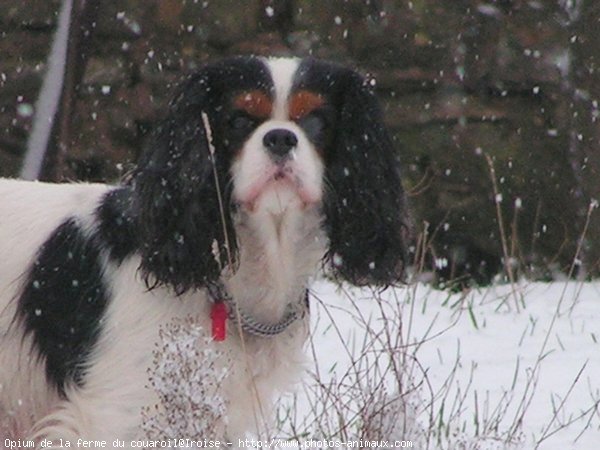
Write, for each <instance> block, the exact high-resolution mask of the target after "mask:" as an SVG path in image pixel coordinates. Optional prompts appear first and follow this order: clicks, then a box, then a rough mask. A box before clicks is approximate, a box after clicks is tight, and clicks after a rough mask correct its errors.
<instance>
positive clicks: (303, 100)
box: [289, 90, 325, 120]
mask: <svg viewBox="0 0 600 450" xmlns="http://www.w3.org/2000/svg"><path fill="white" fill-rule="evenodd" d="M324 103H325V100H324V99H323V97H322V96H321V95H320V94H317V93H315V92H311V91H306V90H304V91H298V92H296V93H294V94H292V96H291V97H290V100H289V113H290V119H292V120H298V119H301V118H302V117H304V116H306V115H308V114H310V113H311V112H313V111H314V110H315V109H318V108H320V107H321V106H323V104H324Z"/></svg>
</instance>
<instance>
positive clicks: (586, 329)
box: [281, 281, 600, 450]
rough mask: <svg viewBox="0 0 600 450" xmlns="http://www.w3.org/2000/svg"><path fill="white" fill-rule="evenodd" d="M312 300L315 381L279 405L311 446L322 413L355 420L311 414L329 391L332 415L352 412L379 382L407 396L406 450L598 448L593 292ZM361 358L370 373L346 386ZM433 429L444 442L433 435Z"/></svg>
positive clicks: (598, 316) (414, 290) (320, 289)
mask: <svg viewBox="0 0 600 450" xmlns="http://www.w3.org/2000/svg"><path fill="white" fill-rule="evenodd" d="M311 293H312V304H311V318H312V322H313V323H312V327H313V332H312V338H311V339H312V341H311V344H310V350H309V353H311V352H312V353H313V354H314V361H316V362H315V363H314V367H312V368H311V369H310V371H311V372H312V373H313V375H312V378H311V377H308V379H307V381H306V383H305V385H304V387H303V388H302V389H301V390H300V392H298V393H297V395H296V396H294V398H286V400H284V409H286V408H287V409H295V414H292V416H294V417H295V423H294V426H295V427H296V432H300V431H302V430H309V431H308V433H309V435H310V434H311V431H310V430H312V431H314V436H315V437H318V434H319V432H318V431H317V430H319V428H317V427H316V425H315V423H317V422H318V423H320V429H321V430H322V429H323V423H324V422H326V421H328V420H330V419H328V418H327V417H325V416H327V414H330V415H332V416H334V415H336V414H338V416H339V412H340V411H341V410H343V411H345V412H348V411H351V410H352V407H351V406H345V407H343V408H342V407H339V408H337V409H338V410H337V411H335V412H331V405H330V409H327V408H322V409H319V408H318V407H317V406H315V405H319V404H321V405H324V406H325V405H326V403H327V400H325V397H326V396H327V393H332V386H335V385H337V388H338V389H339V391H336V392H335V393H336V394H338V395H339V396H338V399H337V400H336V401H337V402H338V403H337V404H338V406H339V404H341V403H343V402H344V401H345V400H342V399H343V398H344V396H346V397H353V398H351V399H350V400H349V403H352V402H354V403H355V405H354V411H358V410H360V408H359V407H358V406H359V405H358V403H360V401H362V399H358V398H356V397H357V392H358V393H359V394H358V396H360V392H363V391H364V390H365V389H367V388H369V387H371V388H372V387H373V386H374V383H375V382H377V381H381V380H373V376H375V377H377V376H379V377H380V378H381V379H383V378H386V380H385V385H386V389H385V392H387V393H389V394H390V395H389V396H388V398H390V399H393V398H394V397H393V395H392V392H393V389H398V385H400V387H401V388H402V389H404V390H401V391H400V394H403V393H405V394H407V395H406V397H401V398H403V399H404V401H405V402H406V403H407V405H408V406H409V407H410V408H409V409H407V411H408V410H410V411H412V410H414V411H413V413H412V414H413V415H414V416H415V417H413V419H415V420H416V423H415V424H412V425H411V427H408V428H403V430H405V431H404V433H405V435H404V436H402V437H401V438H402V439H407V440H408V439H411V440H413V441H414V448H432V449H437V448H453V449H454V448H478V449H492V448H494V449H531V448H539V449H559V448H560V449H578V450H586V449H590V450H591V449H596V448H598V447H597V446H598V442H600V413H599V410H600V409H599V405H600V379H599V378H600V377H599V376H598V374H600V352H599V350H600V348H599V345H600V344H599V343H598V339H599V338H600V308H599V307H598V306H599V305H598V301H599V300H600V282H595V283H579V282H554V283H552V284H544V283H527V282H522V283H519V284H517V285H515V286H514V287H513V286H510V285H502V286H495V287H490V288H485V289H476V290H471V291H469V292H463V293H449V292H447V291H439V290H434V289H433V288H431V287H428V286H426V285H422V284H416V285H410V286H407V287H404V288H396V289H388V290H387V291H384V292H383V293H377V292H373V291H371V290H368V289H352V288H342V289H340V288H337V287H336V286H335V285H333V284H331V283H328V282H324V281H321V282H318V283H316V285H315V286H314V287H313V289H312V290H311ZM517 304H518V307H517V306H516V305H517ZM400 318H402V319H400ZM400 321H401V325H400ZM382 336H387V337H386V338H385V339H382ZM392 344H393V345H392ZM386 346H388V348H387V350H386V349H385V347H386ZM378 347H379V348H380V350H381V351H379V353H378V351H377V349H376V348H378ZM390 348H392V349H393V350H391V351H390V350H389V349H390ZM382 349H383V350H382ZM373 355H377V356H373ZM386 355H387V358H386V357H384V356H386ZM390 355H391V356H390ZM369 357H372V361H376V362H375V364H372V365H369V364H365V365H364V367H369V369H368V370H366V371H362V372H361V375H359V376H358V377H357V379H356V380H355V382H356V383H357V385H356V386H350V385H349V384H348V382H350V378H348V373H352V372H353V371H354V372H356V373H358V370H357V369H356V366H357V365H360V364H361V361H362V362H363V363H364V359H365V358H366V359H368V358H369ZM394 359H397V360H400V361H402V366H401V370H402V371H403V372H404V373H403V374H402V375H401V377H400V378H402V379H401V380H398V376H392V377H390V372H389V370H388V371H387V372H386V370H385V367H387V366H388V365H389V361H390V360H394ZM366 373H369V374H370V375H369V376H370V377H371V379H370V380H368V377H367V376H366V375H365V374H366ZM386 373H387V375H385V374H386ZM374 374H376V375H374ZM377 374H383V375H377ZM316 380H318V381H319V382H318V383H316ZM344 382H346V383H347V384H346V385H344V386H343V384H344ZM317 384H319V385H320V386H321V387H319V386H317ZM350 384H351V383H350ZM358 385H360V386H358ZM357 386H358V387H357ZM394 386H396V387H394ZM409 391H410V392H409ZM395 395H396V397H397V396H398V394H397V393H396V394H395ZM376 397H378V401H379V400H381V395H379V394H377V395H376ZM332 404H333V403H332ZM344 408H345V409H344ZM314 411H320V413H319V414H317V415H318V417H315V416H316V414H315V412H314ZM325 411H327V412H325ZM521 418H522V421H521V420H520V419H521ZM345 419H346V420H348V422H349V423H350V422H351V418H350V417H349V416H346V418H345ZM402 420H404V421H406V417H403V418H402ZM332 421H333V422H335V421H338V422H339V417H336V418H332V420H330V422H332ZM357 423H358V422H357ZM440 423H443V426H442V428H443V429H444V432H442V433H438V434H436V432H437V431H438V430H439V429H440V425H439V424H440ZM521 423H522V425H520V424H521ZM346 425H348V424H346ZM281 426H282V428H283V430H286V429H287V430H288V431H289V424H288V425H286V424H285V423H284V424H282V425H281ZM357 426H358V425H357ZM302 427H304V428H302ZM298 430H300V431H298ZM424 430H430V438H429V440H428V442H426V441H427V440H426V439H425V435H426V434H427V433H426V432H425V431H424ZM345 432H347V430H346V431H345ZM446 432H447V434H446ZM440 435H442V436H443V437H442V438H441V439H440ZM379 439H386V436H379ZM419 439H421V441H420V442H419ZM536 445H539V446H537V447H536Z"/></svg>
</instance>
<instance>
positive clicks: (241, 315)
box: [207, 281, 308, 341]
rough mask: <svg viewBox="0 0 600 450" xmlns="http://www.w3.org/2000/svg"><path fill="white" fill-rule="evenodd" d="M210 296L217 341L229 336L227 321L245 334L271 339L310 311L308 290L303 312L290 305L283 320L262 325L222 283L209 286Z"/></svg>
mask: <svg viewBox="0 0 600 450" xmlns="http://www.w3.org/2000/svg"><path fill="white" fill-rule="evenodd" d="M207 290H208V295H209V298H210V300H211V302H212V308H211V314H210V315H211V322H212V336H213V339H214V340H215V341H224V340H225V338H226V336H227V328H226V324H227V319H229V320H231V321H232V322H233V323H234V324H237V325H238V326H239V327H240V328H241V329H242V331H243V332H244V333H247V334H250V335H253V336H258V337H262V338H271V337H275V336H277V335H279V334H281V333H283V332H284V331H285V330H287V328H288V327H289V326H290V325H291V324H292V323H294V322H295V321H296V320H298V319H301V318H303V317H304V315H305V314H306V311H307V310H308V290H306V293H305V303H306V306H304V305H303V307H302V311H299V308H298V305H296V304H294V303H288V305H287V307H286V313H285V314H284V315H283V318H282V319H281V320H280V321H279V322H276V323H262V322H260V321H258V320H257V319H255V318H254V317H252V316H251V315H250V314H248V313H246V312H245V311H243V310H242V309H241V308H240V307H239V305H237V304H236V303H235V300H234V299H233V297H232V296H231V295H230V294H229V293H228V292H227V290H226V289H225V286H224V285H223V283H222V282H221V281H217V282H215V283H211V284H209V285H208V286H207Z"/></svg>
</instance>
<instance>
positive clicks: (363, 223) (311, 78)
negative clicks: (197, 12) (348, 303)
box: [134, 57, 406, 291]
mask: <svg viewBox="0 0 600 450" xmlns="http://www.w3.org/2000/svg"><path fill="white" fill-rule="evenodd" d="M212 151H214V156H212V155H211V153H212ZM215 172H216V174H217V176H216V177H215ZM215 178H217V179H218V187H217V183H216V182H215ZM218 190H219V191H220V194H221V195H219V192H217V191H218ZM134 192H135V193H136V199H137V205H138V208H137V210H138V214H139V216H140V223H141V224H143V226H142V229H140V233H141V235H142V240H141V241H142V242H143V243H144V246H145V249H144V254H143V255H142V269H143V270H144V271H145V272H146V273H148V274H151V275H152V276H153V278H154V279H155V280H157V282H158V283H165V284H170V285H173V286H174V287H175V288H176V290H178V291H185V290H187V289H188V288H192V287H198V286H203V285H205V284H206V283H207V282H209V281H211V280H215V279H216V278H218V276H219V273H220V271H221V270H222V267H223V265H224V264H227V262H226V261H225V260H222V261H220V264H219V262H218V261H215V257H214V254H215V251H214V250H215V244H217V245H218V247H219V249H220V250H222V251H219V252H217V253H219V254H220V255H221V256H223V255H225V254H226V253H227V250H228V251H229V252H230V253H233V254H234V255H235V253H236V251H235V250H236V245H237V241H236V238H235V235H236V230H235V225H234V222H235V221H234V220H233V217H234V216H235V215H236V214H246V215H253V214H264V213H265V212H267V213H269V214H270V215H278V214H284V213H285V212H286V211H289V210H290V209H292V210H295V211H300V212H302V211H305V210H307V209H311V210H314V209H317V210H318V211H319V213H320V214H321V217H322V227H323V228H324V231H325V233H326V234H327V237H328V241H329V248H328V250H327V252H326V254H325V255H324V262H325V264H326V266H328V267H329V268H330V269H331V270H332V272H333V274H335V275H338V276H340V277H341V278H344V279H346V280H348V281H350V282H352V283H354V284H367V283H370V284H376V285H387V284H390V283H393V282H394V281H396V280H398V279H399V278H400V277H401V274H402V269H403V266H404V257H405V251H404V239H405V238H404V236H405V228H406V213H405V210H404V193H403V190H402V186H401V181H400V174H399V164H398V158H397V154H396V151H395V150H394V149H393V148H392V145H391V141H390V138H389V136H388V134H387V131H386V129H385V127H384V125H383V123H382V114H381V111H380V108H379V106H378V104H377V101H376V100H375V97H374V95H373V94H372V92H371V90H370V84H369V83H367V82H366V81H365V80H364V79H363V78H362V77H361V76H360V75H358V74H357V73H356V72H354V71H352V70H349V69H346V68H343V67H340V66H336V65H333V64H329V63H326V62H322V61H317V60H298V59H262V58H254V57H239V58H232V59H228V60H225V61H222V62H220V63H217V64H214V65H209V66H207V67H205V68H204V69H203V70H201V71H200V72H199V73H197V74H195V75H193V76H191V77H190V78H189V79H188V80H187V81H186V82H185V83H184V84H183V85H182V87H181V88H180V90H179V92H178V94H177V95H176V97H175V99H174V101H173V102H172V103H171V106H170V111H169V114H168V115H167V116H166V118H165V119H164V121H163V122H162V124H160V125H159V127H158V128H157V130H156V131H155V133H154V135H153V136H152V138H151V140H150V143H149V147H148V149H147V151H146V152H145V154H144V155H143V157H142V159H141V161H140V164H139V167H138V169H137V171H136V173H135V175H134ZM219 197H221V199H222V203H223V204H224V208H221V205H219ZM222 209H224V212H225V214H224V216H223V214H221V210H222ZM223 220H225V227H223ZM224 228H225V229H226V230H227V232H226V234H227V238H228V239H226V237H225V233H224V232H223V230H224ZM182 242H185V244H186V245H181V243H182ZM226 245H229V248H228V249H226V248H225V246H226Z"/></svg>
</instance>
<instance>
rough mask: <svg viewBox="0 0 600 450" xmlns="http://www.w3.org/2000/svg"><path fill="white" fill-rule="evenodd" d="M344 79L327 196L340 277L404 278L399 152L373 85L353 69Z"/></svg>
mask: <svg viewBox="0 0 600 450" xmlns="http://www.w3.org/2000/svg"><path fill="white" fill-rule="evenodd" d="M345 75H346V77H347V78H345V79H343V80H342V81H341V84H340V88H341V89H342V90H343V92H342V93H341V94H340V96H341V103H342V105H341V110H340V115H339V119H338V122H337V125H336V128H337V129H336V137H335V140H334V145H333V148H331V149H328V151H327V153H328V156H327V157H328V161H327V171H326V177H327V181H328V184H329V186H328V191H327V193H326V198H325V215H326V226H327V231H328V236H329V241H330V248H329V251H328V253H327V255H326V262H328V263H329V265H330V266H331V268H332V269H333V272H334V274H335V275H337V276H340V277H342V278H344V279H346V280H348V281H349V282H351V283H353V284H355V285H366V284H371V285H377V286H388V285H390V284H393V283H395V282H397V281H401V280H402V277H403V273H404V266H405V261H406V248H405V244H406V242H405V241H406V239H407V234H408V233H407V230H408V217H407V213H406V209H405V197H404V190H403V189H402V184H401V180H400V168H399V160H398V155H397V154H396V152H395V150H394V148H393V146H392V142H391V139H390V137H389V135H388V132H387V130H386V128H385V126H384V124H383V115H382V112H381V108H380V106H379V104H378V102H377V100H376V98H375V96H374V94H373V93H372V92H371V90H370V87H369V83H367V81H366V80H365V79H363V78H362V77H361V76H360V75H358V74H357V73H355V72H352V71H348V72H346V73H345Z"/></svg>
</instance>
